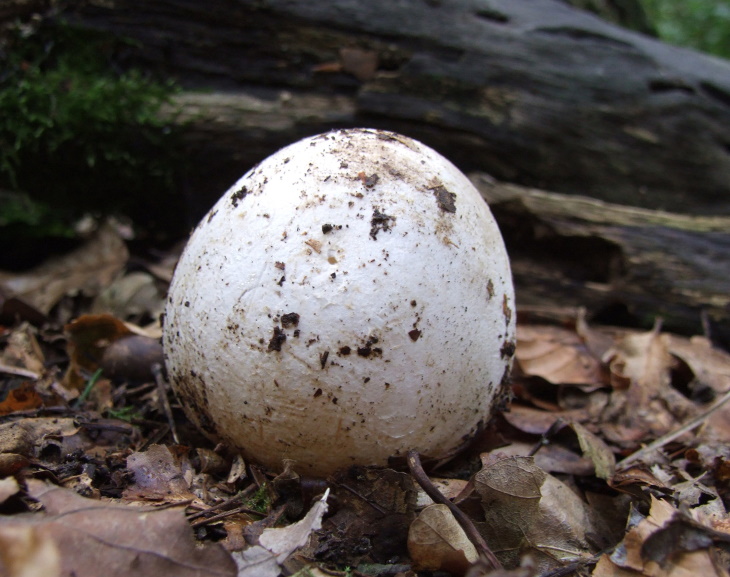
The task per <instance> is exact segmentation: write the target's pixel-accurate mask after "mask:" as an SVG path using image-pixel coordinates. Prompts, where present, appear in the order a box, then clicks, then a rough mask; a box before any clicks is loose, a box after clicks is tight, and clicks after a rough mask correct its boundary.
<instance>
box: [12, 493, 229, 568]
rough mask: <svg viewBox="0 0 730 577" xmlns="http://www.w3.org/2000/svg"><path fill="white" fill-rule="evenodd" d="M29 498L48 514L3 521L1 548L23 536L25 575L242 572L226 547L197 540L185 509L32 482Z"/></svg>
mask: <svg viewBox="0 0 730 577" xmlns="http://www.w3.org/2000/svg"><path fill="white" fill-rule="evenodd" d="M28 493H29V495H30V496H31V497H32V498H33V499H36V500H38V501H40V502H41V503H42V504H43V507H44V511H43V512H39V513H33V514H27V515H15V516H12V517H4V518H2V520H0V550H4V549H6V548H5V547H3V546H2V544H4V543H8V541H7V539H11V538H12V539H15V540H16V542H17V540H19V539H22V542H21V545H22V548H21V549H20V552H21V553H22V554H23V559H22V560H21V561H22V562H23V566H24V567H25V568H27V569H28V570H29V572H28V573H26V575H43V576H46V575H54V574H55V575H60V576H63V577H67V576H70V575H74V576H75V577H98V575H99V574H100V573H103V575H104V576H105V577H129V576H130V575H156V576H158V577H167V576H170V577H173V576H174V577H235V575H236V568H235V563H234V562H233V560H232V559H231V558H230V556H229V555H228V553H226V552H225V551H224V550H223V548H222V547H220V546H219V545H217V544H206V545H200V544H198V543H196V541H195V538H194V536H193V532H192V530H191V528H190V525H189V524H188V523H187V521H186V519H185V515H184V513H183V510H182V509H171V508H168V509H153V508H149V507H132V506H125V505H119V504H112V503H106V502H102V501H95V500H92V499H85V498H83V497H80V496H79V495H77V494H76V493H74V492H73V491H69V490H66V489H61V488H58V487H54V486H51V485H47V484H45V483H43V482H41V481H37V480H34V479H31V480H29V481H28ZM102 568H103V569H102ZM54 571H55V573H54Z"/></svg>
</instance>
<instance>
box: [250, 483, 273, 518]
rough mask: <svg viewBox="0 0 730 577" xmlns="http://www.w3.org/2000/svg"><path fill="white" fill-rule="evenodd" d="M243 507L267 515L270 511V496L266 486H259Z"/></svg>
mask: <svg viewBox="0 0 730 577" xmlns="http://www.w3.org/2000/svg"><path fill="white" fill-rule="evenodd" d="M244 505H245V506H246V507H248V508H249V509H251V510H253V511H257V512H259V513H268V512H269V511H270V510H271V496H270V495H269V490H268V488H267V487H266V485H265V484H264V485H261V487H259V488H258V489H257V490H256V492H255V493H254V494H253V495H252V496H251V498H250V499H248V500H247V501H246V502H245V503H244Z"/></svg>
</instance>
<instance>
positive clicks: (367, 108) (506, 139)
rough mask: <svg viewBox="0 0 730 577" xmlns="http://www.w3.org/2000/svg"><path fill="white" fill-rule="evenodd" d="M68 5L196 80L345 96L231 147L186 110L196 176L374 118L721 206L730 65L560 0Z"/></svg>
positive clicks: (469, 158) (143, 60)
mask: <svg viewBox="0 0 730 577" xmlns="http://www.w3.org/2000/svg"><path fill="white" fill-rule="evenodd" d="M66 17H69V15H68V14H67V15H66ZM70 19H71V21H72V22H73V23H74V24H75V25H77V26H81V27H84V28H87V29H94V30H102V31H104V32H106V33H110V34H112V35H114V36H116V37H125V38H131V39H133V40H135V42H128V43H127V44H126V45H125V48H124V49H123V51H122V52H120V53H119V54H117V59H118V61H119V62H121V63H122V64H123V65H126V66H132V65H134V66H141V67H143V68H147V69H154V70H158V71H161V72H163V73H164V74H168V75H173V76H175V77H177V78H179V79H180V81H181V83H182V84H183V85H184V86H186V87H189V88H204V89H206V90H207V91H210V90H213V91H217V92H225V91H232V92H234V93H236V94H239V95H242V97H245V98H258V99H262V100H270V99H274V100H277V99H279V98H282V97H286V96H287V95H289V96H292V97H294V98H297V97H300V98H306V97H308V96H320V97H323V98H333V97H335V96H339V97H342V98H346V99H349V101H350V103H351V104H350V105H349V106H350V107H351V110H350V111H349V112H348V113H347V114H346V115H344V116H342V117H340V118H337V119H334V120H333V119H332V118H330V117H328V116H327V115H325V116H324V117H323V118H313V119H302V118H297V117H296V111H294V110H291V109H290V111H291V113H292V114H293V122H292V126H293V128H291V129H290V128H285V129H284V130H283V131H281V132H278V131H277V129H276V127H272V126H271V125H267V124H266V122H267V121H268V119H267V118H266V117H265V116H263V117H259V118H260V120H261V122H260V123H259V124H258V125H256V126H253V125H252V126H251V127H250V128H249V129H248V130H245V131H241V132H238V133H234V132H230V133H229V134H227V138H228V144H227V145H226V148H225V150H224V149H222V148H221V146H220V145H219V144H218V143H216V142H215V140H216V138H217V134H215V133H210V132H207V131H206V130H207V128H209V126H210V124H209V123H208V124H206V123H205V122H203V123H202V124H197V123H195V124H193V125H192V127H191V130H192V133H191V138H192V140H193V141H194V142H196V143H197V144H199V145H200V153H201V155H202V156H201V157H199V158H196V157H195V155H194V153H195V150H192V152H193V157H192V158H191V159H190V163H189V165H190V166H192V167H193V168H192V174H191V182H192V183H198V182H199V183H205V184H206V185H210V184H211V183H212V182H213V180H211V179H215V177H216V175H217V174H218V173H225V174H230V173H231V172H235V171H234V170H233V169H232V168H231V167H232V166H235V167H236V171H238V172H240V171H241V170H240V169H241V167H242V166H247V165H250V164H252V163H253V162H255V161H257V160H260V157H261V156H264V155H265V154H268V153H270V152H273V150H275V149H276V148H277V147H279V146H281V145H283V144H284V143H286V142H288V141H290V140H291V133H292V132H295V133H298V134H302V133H309V134H311V133H313V132H317V131H323V130H326V129H328V128H331V127H332V126H333V125H347V126H353V125H369V126H374V127H378V128H388V129H392V130H397V131H401V132H403V133H406V134H408V135H410V136H413V137H416V138H419V139H421V140H423V141H425V142H426V143H427V144H430V145H432V146H434V147H435V148H437V149H439V150H440V151H441V152H443V153H445V154H447V156H449V157H450V158H452V159H453V160H454V161H455V162H456V163H457V164H459V165H460V166H461V167H462V168H464V169H468V170H483V171H485V172H488V173H490V174H493V175H495V176H496V177H498V178H500V179H501V180H506V181H511V182H517V183H520V184H523V185H527V186H536V187H539V188H542V189H547V190H556V191H559V192H566V193H574V194H585V195H589V196H593V197H597V198H602V199H603V200H606V201H609V202H614V203H618V204H627V205H634V206H643V207H647V208H653V209H664V210H672V211H675V212H687V213H695V214H703V213H704V214H718V213H722V214H730V138H728V134H730V63H728V62H726V61H723V60H720V59H717V58H712V57H710V56H706V55H702V54H699V53H696V52H692V51H690V50H684V49H680V48H676V47H672V46H668V45H666V44H663V43H661V42H658V41H656V40H654V39H652V38H649V37H647V36H643V35H641V34H638V33H634V32H630V31H628V30H625V29H622V28H619V27H617V26H614V25H612V24H610V23H608V22H605V21H603V20H600V19H599V18H597V17H595V16H593V15H591V14H589V13H587V12H584V11H582V10H578V9H575V8H573V7H571V6H568V5H566V4H565V3H563V2H561V1H558V0H529V1H528V0H510V1H501V0H500V1H497V0H493V1H489V2H484V1H481V0H480V1H477V0H422V1H417V0H411V1H408V2H392V1H391V0H370V1H368V2H360V1H355V0H332V1H329V2H311V1H309V0H240V1H238V2H236V3H231V2H230V1H228V0H211V1H210V2H206V3H199V2H194V1H191V0H149V1H148V2H143V3H139V2H132V1H131V0H116V1H115V2H113V3H109V2H85V3H79V4H77V5H75V8H74V9H73V12H72V13H71V14H70ZM255 119H256V116H255V115H254V116H253V117H251V119H250V120H255ZM201 125H203V128H202V129H201V131H200V132H197V133H196V132H195V130H196V127H198V126H201ZM220 127H221V129H222V130H224V131H225V130H226V127H225V126H224V125H223V124H221V125H220ZM261 135H264V136H265V138H264V139H262V138H261ZM211 151H216V152H215V154H211ZM220 151H223V152H225V154H219V152H220ZM212 157H214V160H215V162H213V164H212V165H210V166H206V164H205V162H202V161H203V160H205V159H208V158H212ZM198 160H200V161H201V162H198ZM197 192H198V191H197V189H195V188H193V190H192V192H191V194H193V195H195V194H197Z"/></svg>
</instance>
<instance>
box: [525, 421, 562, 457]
mask: <svg viewBox="0 0 730 577" xmlns="http://www.w3.org/2000/svg"><path fill="white" fill-rule="evenodd" d="M564 425H565V419H563V418H562V417H559V418H557V419H556V420H555V422H554V423H553V424H552V425H550V428H549V429H548V430H547V431H545V432H544V433H543V434H542V437H540V440H539V441H538V442H537V443H535V446H534V447H532V450H531V451H530V452H529V453H528V454H527V456H528V457H534V456H535V455H536V454H537V452H538V451H539V450H540V449H542V448H543V447H546V446H547V445H548V444H549V443H550V441H551V440H552V438H553V437H554V436H555V435H557V433H558V431H560V429H562V428H563V426H564Z"/></svg>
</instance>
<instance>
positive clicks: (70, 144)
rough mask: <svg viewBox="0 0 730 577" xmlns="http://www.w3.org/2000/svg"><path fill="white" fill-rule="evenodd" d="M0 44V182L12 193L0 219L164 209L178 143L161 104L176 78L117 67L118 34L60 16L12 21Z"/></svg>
mask: <svg viewBox="0 0 730 577" xmlns="http://www.w3.org/2000/svg"><path fill="white" fill-rule="evenodd" d="M2 44H3V45H2V50H0V70H1V71H2V72H0V188H1V189H4V190H5V191H6V194H7V191H10V192H11V193H14V194H15V199H16V200H15V202H14V203H10V204H6V203H2V204H0V207H1V208H0V225H8V224H18V223H19V224H22V225H24V226H26V227H29V228H32V227H34V226H35V227H38V226H45V227H48V229H49V232H52V233H54V234H55V233H56V232H57V231H58V230H59V229H62V228H64V227H66V229H68V228H69V224H70V223H71V222H73V220H74V219H76V218H78V217H79V216H80V215H82V214H85V213H89V212H90V213H98V214H108V213H124V214H127V215H129V216H132V217H133V219H134V218H135V217H137V216H140V215H142V216H143V218H149V217H153V218H154V215H155V214H157V215H158V216H159V215H162V214H164V212H165V211H164V209H163V207H162V205H163V204H164V203H165V202H169V201H170V198H171V195H172V192H173V191H174V182H175V178H176V175H177V170H178V168H177V167H178V166H179V165H180V162H179V158H178V155H179V150H180V148H179V144H178V135H177V134H176V133H175V130H173V128H172V126H171V125H170V124H169V122H170V120H169V118H170V117H169V115H168V116H167V117H166V118H167V120H162V117H161V115H159V112H160V109H161V107H162V106H164V105H165V104H167V103H168V102H169V101H170V97H171V96H172V95H173V94H174V93H175V91H176V90H177V89H176V87H175V85H174V84H173V83H172V82H169V81H159V80H156V79H153V78H151V77H149V76H147V75H145V74H143V73H142V72H140V71H138V70H134V69H131V70H122V69H120V68H118V67H117V66H116V65H115V56H116V54H117V53H118V52H119V50H120V47H123V45H124V42H123V41H120V40H117V39H113V38H107V37H106V36H104V35H102V34H98V33H90V32H88V31H81V30H78V29H75V28H73V27H71V26H69V25H65V24H60V25H59V24H54V25H41V26H39V27H38V28H37V29H29V28H28V27H24V26H20V25H18V26H17V27H16V28H14V29H11V30H10V31H9V32H6V34H5V36H4V37H3V38H2ZM21 204H22V205H24V206H25V207H26V208H28V207H30V211H29V212H24V211H23V210H18V207H19V206H20V205H21ZM157 205H160V206H157Z"/></svg>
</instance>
